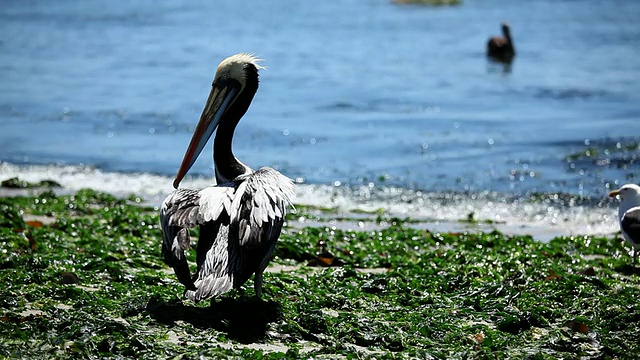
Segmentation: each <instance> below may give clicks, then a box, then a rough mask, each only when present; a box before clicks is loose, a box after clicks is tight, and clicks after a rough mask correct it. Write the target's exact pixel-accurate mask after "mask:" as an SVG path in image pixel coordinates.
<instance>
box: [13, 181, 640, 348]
mask: <svg viewBox="0 0 640 360" xmlns="http://www.w3.org/2000/svg"><path fill="white" fill-rule="evenodd" d="M137 204H138V202H137V201H136V199H135V197H132V198H130V199H120V198H115V197H113V196H111V195H108V194H104V193H100V192H96V191H93V190H81V191H79V192H78V193H76V194H73V195H64V196H57V195H55V194H54V193H52V192H45V193H43V194H40V195H38V196H26V197H15V198H4V199H1V200H0V206H1V207H2V210H3V211H2V212H1V213H0V254H2V255H1V256H0V281H1V282H2V284H3V287H2V288H0V357H7V358H54V357H55V358H77V357H82V358H103V357H120V358H163V359H164V358H183V359H186V358H199V357H209V358H218V357H231V358H262V359H276V358H311V357H313V358H322V357H325V358H336V357H337V358H397V357H400V358H524V357H529V358H541V359H545V358H548V359H551V358H569V359H572V358H619V359H624V358H634V357H635V355H637V354H638V353H640V344H639V343H638V342H637V341H636V340H635V339H636V336H637V334H638V333H639V331H640V303H638V301H637V299H638V298H640V277H638V276H637V275H638V274H637V273H636V271H635V269H633V268H632V267H631V266H630V265H628V264H629V263H630V259H629V256H628V250H629V249H628V248H627V247H626V243H624V242H623V241H620V240H619V239H617V238H611V237H591V236H573V237H559V238H556V239H553V240H552V241H550V242H549V243H541V242H538V241H535V240H534V239H533V238H531V237H530V236H507V235H504V234H501V233H499V232H492V233H466V232H464V233H432V232H430V231H426V230H420V229H415V228H412V227H409V226H405V223H404V221H396V222H393V223H392V224H393V225H391V226H390V227H388V228H384V229H381V230H372V231H344V230H339V229H336V228H333V227H331V226H316V227H303V228H292V227H287V228H285V229H284V231H283V235H282V236H281V239H280V241H279V244H278V246H277V250H276V254H275V255H276V257H275V259H274V261H273V266H271V267H270V269H269V272H268V273H267V274H266V275H265V284H264V295H263V297H264V301H262V302H260V301H257V300H255V299H254V297H253V295H254V293H253V289H252V287H251V286H247V287H246V291H245V292H244V294H243V293H242V292H240V291H233V292H231V293H228V294H225V295H224V296H222V297H221V298H219V299H216V300H215V301H214V302H213V303H212V304H211V305H209V304H206V303H199V304H193V303H190V302H187V301H183V298H182V292H183V288H182V286H181V285H180V284H179V283H178V282H177V281H176V279H175V276H174V275H173V273H172V272H171V271H170V269H169V268H167V266H166V265H164V264H163V263H162V257H161V255H160V238H161V231H160V228H159V225H158V215H157V210H156V209H153V208H144V207H140V206H138V205H137ZM42 217H46V218H49V221H41V220H34V218H35V219H41V218H42ZM25 234H28V236H26V235H25ZM29 237H30V238H31V239H30V238H29ZM325 252H327V253H330V254H331V255H332V256H333V257H334V258H337V259H339V260H340V263H337V264H336V265H337V266H331V267H311V266H307V264H308V263H309V261H310V260H312V259H314V258H317V257H319V256H324V255H323V254H325ZM190 259H191V261H193V254H191V255H190Z"/></svg>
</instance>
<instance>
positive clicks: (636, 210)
mask: <svg viewBox="0 0 640 360" xmlns="http://www.w3.org/2000/svg"><path fill="white" fill-rule="evenodd" d="M609 196H610V197H615V196H620V206H619V207H618V221H619V222H620V230H621V231H622V236H623V237H624V238H625V240H627V242H628V243H629V244H631V246H633V266H634V268H635V266H636V262H637V258H638V249H640V186H638V185H635V184H626V185H623V186H622V187H621V188H620V189H618V190H614V191H612V192H610V193H609Z"/></svg>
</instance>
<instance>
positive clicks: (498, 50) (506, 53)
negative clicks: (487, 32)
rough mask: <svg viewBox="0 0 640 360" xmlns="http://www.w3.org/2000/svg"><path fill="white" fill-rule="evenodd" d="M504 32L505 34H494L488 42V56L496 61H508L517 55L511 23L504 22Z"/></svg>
mask: <svg viewBox="0 0 640 360" xmlns="http://www.w3.org/2000/svg"><path fill="white" fill-rule="evenodd" d="M502 34H503V35H504V36H494V37H492V38H490V39H489V42H488V43H487V56H489V57H490V58H492V59H494V60H496V61H500V62H507V63H508V62H511V60H513V57H514V56H516V50H515V48H514V47H513V40H512V39H511V31H510V29H509V24H507V23H502Z"/></svg>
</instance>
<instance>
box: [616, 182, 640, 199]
mask: <svg viewBox="0 0 640 360" xmlns="http://www.w3.org/2000/svg"><path fill="white" fill-rule="evenodd" d="M609 196H610V197H616V196H620V200H621V201H623V202H624V201H625V200H631V201H633V202H634V203H636V202H637V203H640V186H638V185H636V184H626V185H622V187H621V188H620V189H618V190H613V191H612V192H610V193H609Z"/></svg>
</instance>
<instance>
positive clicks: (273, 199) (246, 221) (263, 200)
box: [229, 167, 295, 248]
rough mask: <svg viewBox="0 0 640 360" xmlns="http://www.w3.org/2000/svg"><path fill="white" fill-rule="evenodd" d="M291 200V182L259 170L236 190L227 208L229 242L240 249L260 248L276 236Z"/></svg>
mask: <svg viewBox="0 0 640 360" xmlns="http://www.w3.org/2000/svg"><path fill="white" fill-rule="evenodd" d="M294 197H295V187H294V185H293V181H291V179H289V178H288V177H286V176H284V175H282V174H280V173H279V172H278V171H276V170H274V169H272V168H268V167H263V168H260V169H258V171H256V172H254V173H252V174H251V175H249V176H248V177H247V178H246V180H245V181H243V182H242V183H241V184H240V185H239V186H238V188H237V190H236V194H235V197H234V198H233V203H232V204H231V214H230V215H231V226H230V231H229V232H230V234H229V236H230V239H233V238H235V239H236V240H237V241H238V244H239V245H240V246H243V247H248V248H255V247H261V246H264V245H265V244H264V242H265V241H271V242H273V241H275V240H277V237H278V235H279V234H280V229H281V227H282V223H283V222H284V217H285V214H286V206H287V205H291V201H292V200H293V198H294Z"/></svg>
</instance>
